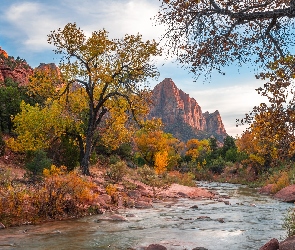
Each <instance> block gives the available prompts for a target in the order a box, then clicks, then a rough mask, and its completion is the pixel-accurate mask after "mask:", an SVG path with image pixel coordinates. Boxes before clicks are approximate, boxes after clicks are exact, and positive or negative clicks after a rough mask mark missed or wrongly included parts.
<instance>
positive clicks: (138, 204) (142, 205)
mask: <svg viewBox="0 0 295 250" xmlns="http://www.w3.org/2000/svg"><path fill="white" fill-rule="evenodd" d="M134 207H135V208H139V209H147V208H152V207H153V206H152V204H150V203H148V202H145V201H137V202H135V203H134Z"/></svg>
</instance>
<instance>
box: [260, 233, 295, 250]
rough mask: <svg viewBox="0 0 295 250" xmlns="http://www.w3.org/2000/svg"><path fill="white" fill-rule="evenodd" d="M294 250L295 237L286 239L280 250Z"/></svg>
mask: <svg viewBox="0 0 295 250" xmlns="http://www.w3.org/2000/svg"><path fill="white" fill-rule="evenodd" d="M293 249H295V236H291V237H289V238H287V239H285V240H284V241H282V242H280V250H293ZM263 250H264V249H263Z"/></svg>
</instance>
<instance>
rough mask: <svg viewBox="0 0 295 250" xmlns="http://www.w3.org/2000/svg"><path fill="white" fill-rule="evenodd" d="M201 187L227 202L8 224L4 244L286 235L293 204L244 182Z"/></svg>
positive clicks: (215, 246) (186, 244) (222, 249)
mask: <svg viewBox="0 0 295 250" xmlns="http://www.w3.org/2000/svg"><path fill="white" fill-rule="evenodd" d="M198 186H203V187H205V188H208V189H210V190H213V191H215V192H218V193H219V194H220V195H221V196H223V197H224V200H225V201H227V202H223V201H214V200H189V199H178V200H167V201H163V202H158V203H154V204H153V206H154V208H152V209H144V210H140V209H126V210H125V209H121V210H119V211H118V212H119V214H120V215H122V216H124V217H126V219H127V220H126V221H116V222H115V221H113V222H112V221H104V220H100V219H101V218H104V217H105V216H107V215H108V214H104V215H95V216H89V217H85V218H81V219H76V220H68V221H58V222H50V223H45V224H41V225H35V226H33V225H24V226H21V227H14V228H8V229H4V230H1V231H0V249H3V250H6V249H28V250H31V249H40V250H52V249H54V250H55V249H57V250H68V249H69V250H74V249H112V250H113V249H114V250H115V249H136V250H137V249H144V247H146V246H148V245H149V244H153V243H158V244H161V245H164V246H166V247H167V249H171V250H174V249H175V250H184V249H187V250H190V249H193V248H195V247H204V248H207V249H209V250H211V249H212V250H237V249H238V250H243V249H259V248H260V247H261V246H262V245H264V244H265V243H266V242H267V241H269V240H270V239H272V238H277V239H278V240H282V239H284V237H285V236H286V232H285V231H284V230H283V229H282V224H283V219H284V216H285V214H286V212H287V210H288V208H290V207H293V204H289V203H283V202H279V201H277V200H274V199H271V198H270V197H268V196H265V195H260V194H259V193H257V191H256V190H255V189H252V188H248V187H247V186H243V185H235V184H228V183H206V182H199V183H198ZM227 196H229V198H228V197H227ZM226 203H227V204H226ZM228 203H229V204H228ZM193 206H197V207H198V208H195V209H193V208H192V207H193Z"/></svg>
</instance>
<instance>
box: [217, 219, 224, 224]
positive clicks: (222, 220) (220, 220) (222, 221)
mask: <svg viewBox="0 0 295 250" xmlns="http://www.w3.org/2000/svg"><path fill="white" fill-rule="evenodd" d="M217 221H218V222H220V223H224V222H225V221H224V219H223V218H218V219H217Z"/></svg>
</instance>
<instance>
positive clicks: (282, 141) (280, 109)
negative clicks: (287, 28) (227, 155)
mask: <svg viewBox="0 0 295 250" xmlns="http://www.w3.org/2000/svg"><path fill="white" fill-rule="evenodd" d="M294 65H295V58H294V57H293V56H287V57H285V58H281V59H279V60H277V61H275V62H274V63H271V64H270V65H269V70H270V71H269V72H267V73H261V74H260V78H261V79H262V80H265V79H268V80H269V81H268V82H267V83H265V84H264V86H263V87H260V88H258V89H257V92H258V93H259V94H260V95H262V96H265V97H266V98H267V100H268V103H261V104H260V105H258V106H255V107H254V108H253V110H252V112H250V113H249V114H247V115H246V117H245V119H242V120H241V121H239V120H237V121H238V122H240V123H242V124H243V123H248V124H251V125H250V127H249V128H248V131H246V133H245V135H247V137H249V133H250V134H251V136H252V142H253V145H254V143H255V145H256V146H255V148H256V151H258V153H259V154H260V155H262V156H263V157H264V161H265V163H264V164H265V165H269V164H270V163H273V164H276V162H278V161H284V160H287V159H289V158H290V156H292V155H293V154H294V151H293V144H294V141H295V96H294V87H295V86H294V78H295V69H294ZM267 167H269V166H267Z"/></svg>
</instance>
